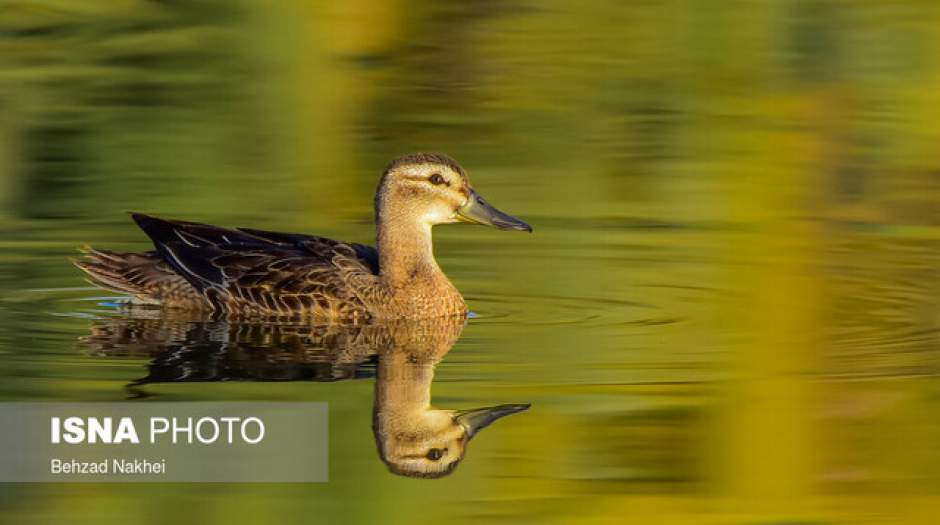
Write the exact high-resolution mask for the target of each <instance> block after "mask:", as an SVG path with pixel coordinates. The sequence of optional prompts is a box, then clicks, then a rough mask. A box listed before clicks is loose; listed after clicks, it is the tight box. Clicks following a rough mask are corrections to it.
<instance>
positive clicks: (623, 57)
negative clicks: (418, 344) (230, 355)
mask: <svg viewBox="0 0 940 525" xmlns="http://www.w3.org/2000/svg"><path fill="white" fill-rule="evenodd" d="M938 122H940V4H937V3H936V2H934V1H932V0H907V1H899V2H882V1H879V0H856V1H852V2H848V1H837V0H781V1H769V0H768V1H757V0H750V1H747V0H728V1H723V2H710V1H705V0H664V1H631V2H628V1H600V0H591V1H586V2H577V3H575V2H561V1H546V2H535V1H515V0H506V1H496V0H470V1H466V2H459V3H457V2H453V3H440V2H424V1H415V0H412V1H407V0H390V1H370V0H352V1H348V2H310V1H302V0H292V1H282V2H276V3H272V2H263V1H261V0H254V1H252V0H224V1H223V0H199V1H182V0H162V1H157V0H152V1H144V0H100V1H83V2H74V1H71V0H35V1H23V0H19V1H18V0H0V247H2V249H0V399H3V400H7V401H13V400H21V401H26V400H42V401H46V400H48V401H53V400H55V401H62V400H72V401H88V400H121V399H125V397H126V392H125V391H124V388H123V385H125V384H126V383H128V382H129V381H132V380H133V379H135V378H139V377H140V376H143V375H145V374H146V372H145V368H146V365H147V363H148V361H147V359H142V358H136V359H135V358H127V359H112V358H104V357H102V356H98V355H95V354H94V353H93V352H89V351H88V349H87V348H86V347H84V346H83V345H82V344H80V343H79V342H78V338H79V337H81V336H83V335H87V333H88V330H89V326H90V323H91V322H92V320H93V319H96V318H99V317H101V316H106V315H109V314H108V313H107V312H105V310H106V308H104V307H103V306H101V305H100V304H99V303H100V302H101V297H103V296H105V295H107V293H106V292H102V291H100V290H95V289H92V288H90V287H88V286H86V285H85V284H84V282H83V281H82V279H81V276H80V275H79V273H78V272H77V270H75V269H74V268H73V267H72V266H71V265H70V264H69V263H68V261H67V259H66V257H67V256H71V255H74V254H75V251H74V249H75V247H76V246H79V245H81V244H85V243H88V244H92V245H95V246H102V247H109V248H115V249H135V250H145V249H148V243H147V242H146V240H145V237H144V235H143V234H142V233H141V232H139V231H137V230H136V228H135V226H134V225H133V224H132V223H131V222H130V220H129V217H128V216H127V215H126V213H125V212H126V211H128V210H134V211H143V212H151V213H155V214H159V215H164V216H170V217H177V218H181V219H189V220H196V221H203V222H212V223H217V224H221V225H228V226H252V227H256V228H262V229H275V230H284V231H304V232H309V233H317V234H322V235H326V236H330V237H334V238H339V239H345V240H352V241H358V242H371V241H372V236H373V228H372V215H371V214H372V211H371V210H372V200H371V199H372V194H373V192H374V189H375V185H376V182H377V179H378V176H379V174H380V173H381V170H382V167H383V166H384V164H385V163H386V162H388V161H389V160H390V159H392V158H393V157H395V156H397V155H399V154H402V153H407V152H412V151H441V152H445V153H447V154H449V155H451V156H453V157H455V158H456V159H457V160H458V161H459V162H460V163H461V164H462V165H463V166H464V167H465V168H466V169H467V170H468V171H469V174H470V178H471V180H472V181H473V183H474V185H475V186H476V188H477V189H478V190H479V191H480V192H481V194H483V195H484V196H486V197H487V198H488V199H489V200H490V201H492V202H493V203H495V204H496V205H497V206H498V207H500V208H501V209H503V210H504V211H506V212H509V213H512V214H514V215H518V216H519V217H522V218H524V219H525V220H527V221H529V222H530V223H531V224H532V225H533V226H534V228H535V233H534V234H533V235H513V234H511V233H507V232H498V231H495V230H489V229H484V228H475V227H469V226H467V227H457V226H454V227H440V228H438V229H436V237H435V241H436V254H437V256H438V260H439V262H440V263H441V266H442V267H443V268H444V270H445V271H446V272H447V273H448V275H449V276H450V277H451V279H452V280H453V281H454V283H455V284H456V285H457V287H458V288H459V289H460V290H461V291H463V293H464V295H465V296H466V297H467V299H468V303H469V304H470V306H471V309H473V310H474V311H475V312H476V314H477V317H476V318H474V319H472V320H471V321H470V324H469V326H468V327H467V328H466V329H465V330H464V332H463V336H462V338H461V340H460V341H459V342H458V343H457V345H456V346H455V347H454V348H453V350H451V352H450V354H449V355H448V356H447V357H446V358H445V359H444V361H443V362H441V363H440V364H439V365H438V367H437V373H436V375H435V382H434V400H435V402H436V403H437V402H439V403H440V404H441V405H445V406H448V407H451V406H454V407H461V408H467V407H472V406H481V405H485V404H499V403H510V402H514V403H521V402H531V403H532V404H533V406H532V408H531V409H530V411H529V412H527V413H525V414H521V415H518V416H515V417H514V418H513V419H511V420H508V421H506V422H504V423H502V422H501V423H498V424H497V425H494V427H493V429H492V430H487V432H486V434H485V435H483V436H481V437H480V438H479V439H478V440H475V441H474V443H473V446H472V447H471V450H470V451H469V453H468V455H467V459H466V460H465V461H464V462H463V464H462V465H461V467H460V468H459V469H458V470H457V471H456V472H455V473H454V474H453V475H451V476H449V477H446V478H443V479H440V480H414V479H406V478H401V477H396V476H393V475H391V474H390V473H389V472H388V471H387V470H386V468H385V467H384V465H383V464H382V463H381V461H379V460H378V457H377V454H376V449H375V443H374V442H373V440H372V435H371V430H370V425H371V409H372V407H371V404H372V382H371V380H369V379H363V380H356V381H344V382H335V383H310V382H289V383H254V382H232V383H213V384H210V385H204V384H203V385H199V384H170V385H159V386H154V387H152V388H151V389H150V390H151V393H153V394H154V398H155V399H157V400H160V401H191V400H200V401H205V400H284V401H292V400H308V401H327V402H329V403H330V415H331V428H330V435H331V451H330V454H331V457H330V465H331V468H330V478H331V481H330V483H328V484H310V485H250V484H248V485H243V484H240V485H223V484H219V485H215V484H199V485H171V484H154V485H148V484H137V485H96V484H58V485H6V486H4V487H3V488H2V489H0V512H2V514H3V516H4V520H7V519H9V521H10V522H15V523H62V522H68V523H82V522H89V523H157V522H163V521H167V520H168V519H172V520H173V521H175V522H178V523H201V524H209V523H231V522H232V521H233V520H234V521H238V522H243V521H245V522H247V521H252V522H269V523H307V522H309V523H376V522H378V521H381V522H383V523H431V522H442V521H444V520H446V522H448V523H479V522H484V521H485V522H502V523H566V524H567V523H626V522H628V521H630V522H637V523H694V524H699V523H934V522H935V520H936V516H937V515H938V513H940V474H938V472H940V445H938V443H940V417H938V416H940V386H938V385H940V382H938V381H937V379H938V375H940V367H938V359H940V355H938V354H940V345H938V343H940V304H938V303H940V154H938V152H940V125H938ZM128 402H133V401H128Z"/></svg>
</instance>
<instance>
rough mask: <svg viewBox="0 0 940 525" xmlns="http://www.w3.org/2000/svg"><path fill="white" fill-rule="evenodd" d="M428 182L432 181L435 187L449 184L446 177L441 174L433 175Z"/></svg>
mask: <svg viewBox="0 0 940 525" xmlns="http://www.w3.org/2000/svg"><path fill="white" fill-rule="evenodd" d="M428 180H429V181H431V184H433V185H435V186H440V185H441V184H444V183H445V182H447V181H445V180H444V177H443V176H441V174H440V173H435V174H433V175H431V176H430V177H429V178H428Z"/></svg>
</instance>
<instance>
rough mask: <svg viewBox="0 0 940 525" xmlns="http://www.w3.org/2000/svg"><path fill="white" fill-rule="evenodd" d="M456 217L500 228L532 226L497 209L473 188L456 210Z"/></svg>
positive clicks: (529, 227)
mask: <svg viewBox="0 0 940 525" xmlns="http://www.w3.org/2000/svg"><path fill="white" fill-rule="evenodd" d="M457 219H458V220H460V221H463V222H469V223H473V224H483V225H486V226H493V227H494V228H499V229H500V230H519V231H527V232H531V231H532V227H531V226H529V225H528V224H526V222H525V221H523V220H521V219H517V218H516V217H513V216H512V215H509V214H506V213H503V212H501V211H499V210H497V209H496V208H494V207H493V206H492V205H490V203H488V202H486V201H485V200H483V197H480V195H479V194H477V192H476V191H474V190H470V198H468V199H467V203H466V204H464V205H463V206H461V207H460V208H459V209H458V210H457Z"/></svg>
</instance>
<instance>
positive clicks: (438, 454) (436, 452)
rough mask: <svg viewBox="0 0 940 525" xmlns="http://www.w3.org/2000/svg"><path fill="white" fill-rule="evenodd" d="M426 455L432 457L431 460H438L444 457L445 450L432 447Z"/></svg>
mask: <svg viewBox="0 0 940 525" xmlns="http://www.w3.org/2000/svg"><path fill="white" fill-rule="evenodd" d="M425 457H426V458H428V459H430V460H431V461H438V460H439V459H441V458H442V457H444V451H443V450H441V449H439V448H432V449H431V450H429V451H428V454H427V456H425Z"/></svg>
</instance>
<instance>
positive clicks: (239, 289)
mask: <svg viewBox="0 0 940 525" xmlns="http://www.w3.org/2000/svg"><path fill="white" fill-rule="evenodd" d="M374 210H375V227H376V244H375V246H374V247H373V246H369V245H365V244H359V243H355V242H343V241H337V240H333V239H329V238H326V237H320V236H315V235H307V234H299V233H282V232H274V231H266V230H258V229H252V228H234V229H229V228H223V227H219V226H213V225H209V224H202V223H197V222H189V221H182V220H173V219H164V218H159V217H155V216H152V215H147V214H143V213H131V217H132V218H133V220H134V221H135V222H136V223H137V225H138V227H140V229H141V230H143V232H144V233H145V234H146V235H147V236H148V237H149V238H150V240H151V241H152V242H153V246H154V250H152V251H149V252H143V253H135V252H129V253H128V252H116V251H112V250H106V249H98V248H92V247H89V246H86V247H84V248H81V251H82V253H83V254H84V257H83V258H81V259H74V260H73V261H72V262H73V263H74V264H75V265H76V266H77V267H78V268H79V269H81V270H82V271H83V272H85V274H86V278H87V279H88V281H89V282H91V283H92V284H94V285H96V286H99V287H102V288H105V289H107V290H110V291H114V292H118V293H121V294H125V295H129V296H130V303H132V304H145V305H158V306H160V307H162V308H169V309H174V310H184V311H190V312H211V313H219V314H225V315H245V316H259V315H263V316H303V317H308V318H311V319H314V320H317V321H324V322H342V323H361V322H370V321H376V320H388V319H425V318H434V317H444V316H457V317H461V316H462V317H466V316H467V314H468V311H469V310H468V307H467V304H466V302H465V301H464V298H463V296H462V295H461V294H460V292H459V291H458V290H457V288H456V287H455V286H454V285H453V284H452V283H451V281H450V280H449V279H448V278H447V276H446V275H445V274H444V272H443V271H442V270H441V268H440V266H439V265H438V264H437V261H436V260H435V258H434V250H433V243H432V234H431V230H432V228H433V227H434V226H437V225H439V224H451V223H457V222H462V223H470V224H479V225H485V226H491V227H495V228H497V229H501V230H515V231H527V232H532V227H531V226H530V225H529V224H528V223H526V222H525V221H523V220H522V219H519V218H517V217H514V216H512V215H509V214H506V213H504V212H502V211H500V210H499V209H497V208H495V207H494V206H493V205H491V204H490V203H488V202H487V201H486V200H484V199H483V198H482V197H481V196H480V195H479V194H478V193H477V192H476V190H475V189H474V188H473V186H471V184H470V180H469V178H468V176H467V172H466V171H465V170H464V169H463V168H462V167H461V166H460V165H459V164H458V163H457V162H456V161H455V160H454V159H452V158H451V157H449V156H447V155H444V154H439V153H413V154H409V155H403V156H401V157H398V158H396V159H394V160H393V161H391V162H390V163H389V164H388V165H387V166H386V167H385V169H384V170H383V172H382V175H381V177H380V178H379V184H378V188H377V190H376V193H375V200H374Z"/></svg>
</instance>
